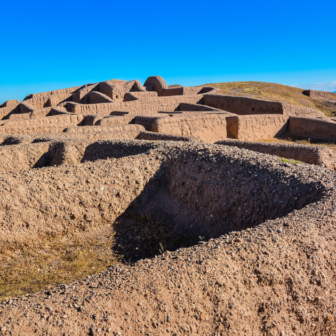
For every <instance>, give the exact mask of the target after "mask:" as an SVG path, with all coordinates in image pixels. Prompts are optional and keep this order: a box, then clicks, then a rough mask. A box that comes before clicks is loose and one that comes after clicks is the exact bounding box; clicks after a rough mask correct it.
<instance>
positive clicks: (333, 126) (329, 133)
mask: <svg viewBox="0 0 336 336" xmlns="http://www.w3.org/2000/svg"><path fill="white" fill-rule="evenodd" d="M288 131H289V133H290V134H291V135H293V136H294V137H299V138H309V139H316V140H332V141H336V123H335V122H332V121H328V120H320V119H313V118H299V117H290V118H289V127H288Z"/></svg>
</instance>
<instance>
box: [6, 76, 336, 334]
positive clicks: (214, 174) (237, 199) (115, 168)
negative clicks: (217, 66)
mask: <svg viewBox="0 0 336 336" xmlns="http://www.w3.org/2000/svg"><path fill="white" fill-rule="evenodd" d="M0 118H1V120H0V156H1V160H0V196H1V197H0V297H1V298H2V299H1V300H2V301H1V302H0V334H1V335H32V334H34V333H35V334H37V335H123V336H126V335H170V336H177V335H216V336H224V335H225V336H229V335H251V336H252V335H263V336H265V335H267V336H279V335H282V336H284V335H286V336H288V335H291V336H294V335H323V334H326V335H327V333H328V332H329V334H330V335H332V333H334V332H335V330H336V324H335V315H336V308H335V307H336V302H335V298H336V293H335V288H336V287H335V286H336V281H335V279H336V268H335V262H336V261H335V253H334V251H335V249H336V243H335V237H336V229H335V227H336V226H335V225H336V220H335V211H334V209H335V204H336V189H335V182H336V181H335V176H334V170H335V168H336V157H335V152H334V151H333V150H332V149H330V148H326V147H321V146H319V147H318V146H305V145H295V144H293V145H289V144H274V143H262V142H260V141H257V140H265V139H268V138H273V137H276V136H284V135H288V136H292V137H299V138H310V139H313V138H315V139H321V140H328V141H329V140H331V141H336V136H335V134H336V133H335V131H336V129H335V127H336V124H335V122H334V121H333V119H332V118H327V117H326V116H325V115H324V114H323V113H322V112H321V111H319V110H314V109H310V108H306V107H301V106H294V105H290V104H284V103H280V102H273V101H265V100H258V99H251V98H245V97H237V96H228V95H223V94H221V93H220V91H219V90H218V89H215V88H212V87H209V86H195V87H182V86H177V87H169V86H168V85H167V84H166V83H165V81H164V80H163V78H162V77H159V76H152V77H149V78H148V79H147V80H146V81H145V82H144V83H143V84H141V83H140V82H139V81H137V80H132V81H129V82H127V81H123V80H107V81H104V82H99V83H88V84H86V85H83V86H80V87H74V88H68V89H62V90H55V91H50V92H44V93H37V94H31V95H29V96H27V97H26V98H25V99H24V100H23V101H22V102H20V101H18V100H11V101H7V102H5V103H3V104H2V105H0ZM292 160H295V162H293V161H292ZM98 242H103V243H102V246H105V250H104V253H105V252H106V251H109V253H113V258H114V259H113V260H110V261H109V264H108V266H107V267H105V269H104V270H103V272H98V273H97V272H95V270H94V268H90V270H91V273H90V275H89V274H83V275H82V276H81V277H73V278H71V281H70V280H69V282H70V283H60V282H59V281H58V280H55V279H57V277H56V278H53V277H52V276H48V274H49V273H48V272H50V269H44V268H43V267H44V263H46V262H47V259H48V258H49V257H48V258H47V257H46V253H47V252H46V251H47V249H48V248H49V247H50V246H52V245H53V244H54V245H55V246H57V251H59V250H61V249H62V248H61V247H60V246H61V245H60V244H65V245H66V244H69V246H70V245H71V249H69V255H65V256H64V257H63V259H64V260H67V261H71V260H72V258H73V255H74V254H76V256H78V255H80V253H81V250H80V249H81V248H82V246H91V247H92V248H95V247H96V246H97V245H98ZM70 243H71V244H70ZM43 244H44V245H43ZM57 244H59V245H57ZM90 244H91V245H90ZM54 245H53V246H54ZM62 246H64V245H62ZM37 251H38V253H43V256H44V257H43V258H44V259H43V260H44V261H43V263H42V264H41V265H42V266H41V269H40V268H39V269H38V272H39V274H42V273H43V274H46V275H44V278H43V277H42V278H43V279H45V278H47V279H51V280H50V285H48V287H47V285H46V286H44V287H43V286H42V285H41V286H40V287H39V288H40V291H39V292H38V293H35V292H32V291H29V290H28V289H26V288H27V286H25V285H22V288H20V291H19V292H17V295H16V296H15V297H13V295H9V294H8V295H7V297H6V295H5V294H6V291H5V289H3V288H5V286H4V285H3V284H4V283H6V281H7V280H8V279H7V278H6V276H5V275H4V274H9V273H5V272H7V270H8V268H9V266H8V265H12V264H10V263H11V262H12V261H11V258H12V259H13V260H15V263H21V262H22V265H23V264H25V263H26V262H27V260H28V259H29V262H31V263H33V262H34V260H35V259H36V258H37V257H36V253H37ZM104 253H102V254H101V255H100V258H103V257H104ZM15 265H16V264H15ZM20 267H21V266H20ZM22 267H23V266H22ZM76 267H77V268H79V267H80V265H76ZM50 268H52V266H50ZM77 268H76V269H77ZM20 269H21V268H20ZM20 269H19V270H18V271H17V270H16V271H15V272H18V273H17V274H16V273H15V274H14V276H15V277H16V278H17V281H19V275H20V274H21V273H22V272H21V271H20ZM13 272H14V270H13ZM13 272H11V273H10V274H11V275H13ZM20 272H21V273H20ZM44 272H45V273H44ZM69 273H71V272H70V270H69ZM94 273H96V274H94ZM92 274H94V275H92ZM30 281H35V279H33V280H30ZM36 281H37V280H36ZM16 283H17V282H15V283H14V282H13V286H14V285H15V284H16ZM6 288H7V287H6Z"/></svg>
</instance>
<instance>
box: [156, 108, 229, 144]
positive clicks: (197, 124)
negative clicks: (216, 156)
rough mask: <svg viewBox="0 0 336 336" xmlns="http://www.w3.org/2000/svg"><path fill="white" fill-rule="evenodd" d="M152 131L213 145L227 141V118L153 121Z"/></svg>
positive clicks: (181, 118)
mask: <svg viewBox="0 0 336 336" xmlns="http://www.w3.org/2000/svg"><path fill="white" fill-rule="evenodd" d="M151 131H153V132H159V133H165V134H176V135H179V136H187V137H190V136H191V137H195V138H198V139H200V140H202V141H204V142H210V143H213V142H215V141H219V140H222V139H226V137H227V131H226V117H225V116H223V115H220V114H207V115H204V116H203V115H202V116H200V115H199V116H191V117H188V116H181V117H180V116H176V117H164V118H157V119H156V120H153V123H152V126H151Z"/></svg>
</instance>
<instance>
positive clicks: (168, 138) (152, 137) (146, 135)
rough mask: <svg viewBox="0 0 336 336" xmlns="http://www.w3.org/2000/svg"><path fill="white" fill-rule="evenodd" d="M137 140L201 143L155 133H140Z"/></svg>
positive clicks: (182, 137)
mask: <svg viewBox="0 0 336 336" xmlns="http://www.w3.org/2000/svg"><path fill="white" fill-rule="evenodd" d="M136 139H138V140H160V141H186V142H203V141H201V140H199V139H197V138H194V137H185V136H178V135H172V134H162V133H156V132H147V131H145V132H141V133H140V134H139V135H138V136H137V138H136Z"/></svg>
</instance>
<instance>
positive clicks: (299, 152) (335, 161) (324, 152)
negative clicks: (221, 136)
mask: <svg viewBox="0 0 336 336" xmlns="http://www.w3.org/2000/svg"><path fill="white" fill-rule="evenodd" d="M216 144H217V145H224V146H234V147H238V148H243V149H248V150H252V151H255V152H259V153H264V154H270V155H276V156H279V157H283V158H287V159H292V160H298V161H302V162H305V163H309V164H314V165H319V166H324V167H326V168H329V169H334V170H335V169H336V152H335V151H334V150H332V149H331V148H327V147H322V146H305V145H299V144H286V143H265V142H248V141H237V140H222V141H218V142H216Z"/></svg>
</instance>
